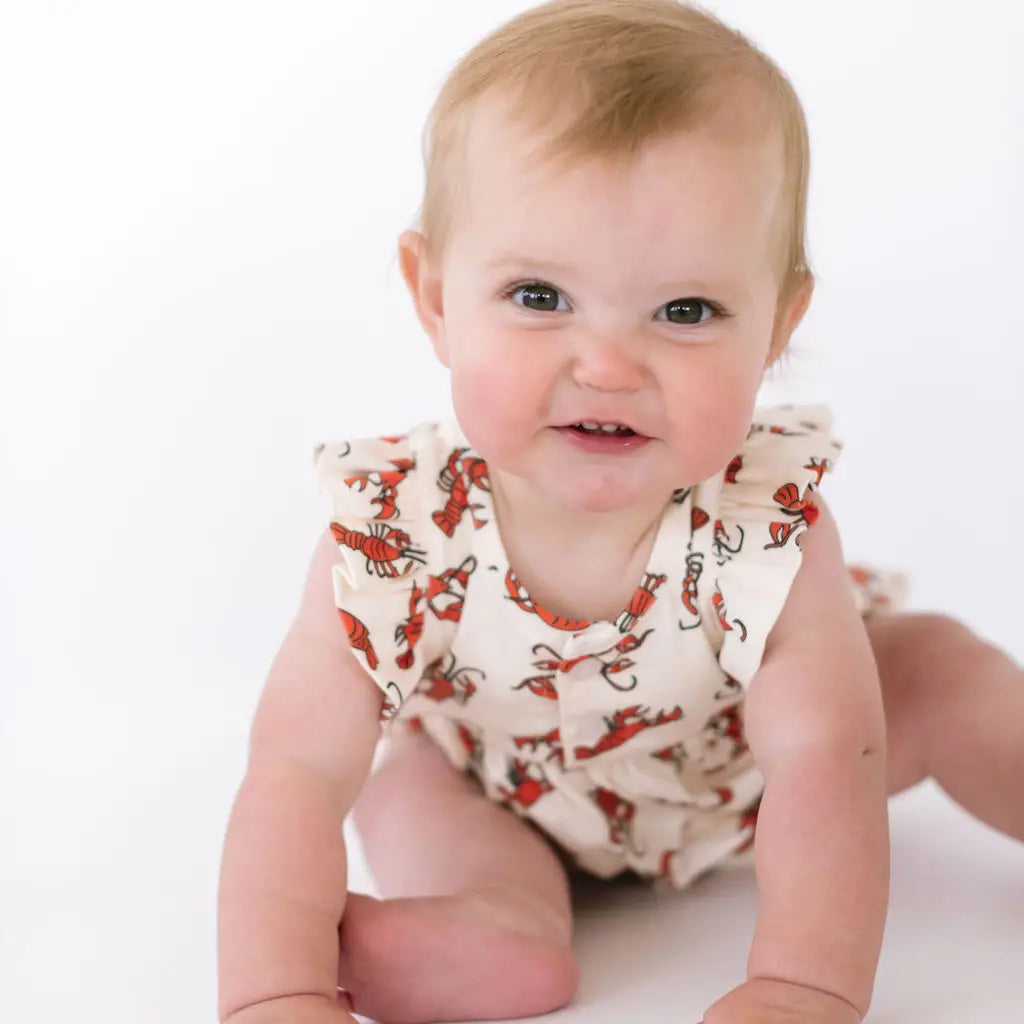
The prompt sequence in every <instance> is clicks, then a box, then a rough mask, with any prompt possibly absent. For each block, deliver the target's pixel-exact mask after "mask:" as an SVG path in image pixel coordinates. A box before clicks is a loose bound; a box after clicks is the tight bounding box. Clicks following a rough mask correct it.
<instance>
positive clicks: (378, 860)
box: [338, 730, 578, 1024]
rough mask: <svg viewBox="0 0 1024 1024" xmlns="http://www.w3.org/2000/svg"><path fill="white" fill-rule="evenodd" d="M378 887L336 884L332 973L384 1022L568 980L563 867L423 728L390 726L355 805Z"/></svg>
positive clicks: (517, 1003)
mask: <svg viewBox="0 0 1024 1024" xmlns="http://www.w3.org/2000/svg"><path fill="white" fill-rule="evenodd" d="M354 818H355V824H356V827H357V829H358V831H359V835H360V838H361V839H362V841H363V845H364V848H365V851H366V857H367V861H368V863H369V865H370V870H371V872H372V874H373V877H374V880H375V881H376V883H377V886H378V888H379V890H380V892H381V895H382V896H383V897H384V899H383V900H376V899H373V898H372V897H369V896H364V895H359V894H349V897H348V902H347V906H346V908H345V913H344V917H343V919H342V923H341V934H340V939H341V957H340V969H339V975H338V984H339V986H340V987H341V988H343V989H345V991H346V992H347V993H348V996H349V999H350V1000H351V1002H352V1004H353V1008H354V1010H355V1012H356V1013H360V1014H364V1015H366V1016H369V1017H374V1018H377V1019H379V1020H381V1021H386V1022H388V1024H398V1022H408V1024H412V1022H418V1021H439V1020H446V1021H453V1020H466V1019H475V1020H479V1019H481V1018H494V1017H519V1016H527V1015H532V1014H537V1013H544V1012H546V1011H548V1010H553V1009H555V1008H556V1007H558V1006H562V1005H564V1004H565V1003H567V1002H568V1001H569V1000H570V999H571V998H572V995H573V993H574V992H575V989H576V985H577V979H578V974H577V968H576V962H575V959H574V958H573V954H572V950H571V948H570V939H571V935H572V916H571V907H570V896H569V887H568V883H567V879H566V874H565V870H564V868H563V867H562V865H561V863H560V862H559V859H558V857H557V856H556V854H555V853H554V851H553V850H552V849H551V848H550V847H549V846H548V844H547V842H546V841H545V840H544V839H543V838H542V837H541V836H540V835H539V834H538V833H537V832H535V831H534V830H533V829H532V828H531V827H530V826H528V825H527V824H526V823H525V822H524V821H522V820H521V819H519V818H518V817H517V816H516V815H514V814H513V813H512V812H510V811H508V810H506V809H505V808H503V807H501V806H499V805H497V804H494V803H492V802H491V801H489V800H488V799H487V798H486V797H485V796H484V795H483V794H482V793H481V792H480V790H479V788H478V786H477V785H476V783H475V782H474V781H473V780H472V779H471V778H469V777H467V776H466V775H464V774H463V773H461V772H458V771H457V770H456V769H454V768H453V767H452V765H451V764H450V763H449V762H448V760H447V758H446V757H445V756H444V754H443V753H442V752H441V751H440V750H439V749H438V748H437V747H436V746H435V745H434V743H433V742H432V741H431V740H430V739H428V738H427V737H425V736H423V735H419V734H416V733H411V732H406V731H405V730H396V731H395V733H394V734H393V739H392V741H391V748H390V750H389V753H388V756H387V758H386V759H385V761H384V763H383V764H382V765H381V767H380V768H379V769H378V771H377V772H376V773H375V774H374V775H372V776H371V777H370V779H369V781H368V783H367V785H366V787H365V789H364V790H363V792H362V793H361V794H360V797H359V801H358V803H357V804H356V806H355V808H354Z"/></svg>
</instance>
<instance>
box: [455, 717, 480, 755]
mask: <svg viewBox="0 0 1024 1024" xmlns="http://www.w3.org/2000/svg"><path fill="white" fill-rule="evenodd" d="M456 731H457V732H458V734H459V739H460V740H461V741H462V745H463V746H464V747H465V748H466V753H467V754H469V760H470V762H471V763H472V764H479V763H480V762H481V761H482V760H483V756H484V747H483V744H482V743H481V742H480V737H479V735H477V734H476V733H474V732H472V731H471V730H470V728H469V727H468V726H467V725H466V724H465V723H464V722H459V723H458V724H457V725H456Z"/></svg>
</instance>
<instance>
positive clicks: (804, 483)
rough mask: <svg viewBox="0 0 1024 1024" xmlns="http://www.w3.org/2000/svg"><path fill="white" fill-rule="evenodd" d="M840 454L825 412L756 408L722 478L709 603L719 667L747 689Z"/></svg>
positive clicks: (814, 408) (825, 409)
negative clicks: (825, 478) (817, 495)
mask: <svg viewBox="0 0 1024 1024" xmlns="http://www.w3.org/2000/svg"><path fill="white" fill-rule="evenodd" d="M841 450H842V443H841V442H840V441H837V440H836V439H835V438H834V437H833V436H832V414H831V412H830V410H829V409H828V407H827V406H824V405H799V406H795V405H780V406H771V407H766V408H762V409H758V410H757V411H756V413H755V417H754V420H753V422H752V424H751V427H750V432H749V433H748V435H747V438H746V441H745V442H744V444H743V445H742V447H741V450H740V452H739V454H738V455H737V456H736V457H735V458H734V459H733V460H732V462H731V463H730V464H729V466H728V468H727V469H726V471H725V477H724V480H723V482H722V489H721V492H720V499H719V504H718V516H717V518H716V521H715V524H714V536H713V541H712V550H711V554H712V559H713V562H712V564H713V565H715V566H716V574H717V575H716V580H715V582H716V586H715V592H714V596H713V598H712V602H713V606H714V612H715V619H716V620H717V621H716V629H718V630H720V637H721V648H720V650H719V656H718V657H719V664H720V666H721V668H722V670H723V671H724V672H726V673H727V674H728V675H729V676H731V677H732V678H733V679H735V680H736V681H737V682H738V683H740V684H741V685H742V686H743V687H744V688H746V687H747V686H748V685H749V684H750V682H751V680H752V679H753V677H754V674H755V673H756V672H757V669H758V668H759V666H760V664H761V658H762V656H763V654H764V647H765V642H766V640H767V638H768V634H769V633H770V632H771V629H772V627H773V626H774V624H775V621H776V619H777V618H778V616H779V613H780V612H781V611H782V608H783V605H784V604H785V602H786V597H787V595H788V594H789V589H790V586H791V585H792V583H793V580H794V578H795V577H796V573H797V570H798V569H799V568H800V562H801V557H802V552H801V550H800V548H799V547H798V545H797V538H798V537H799V536H800V534H801V533H803V532H804V531H805V530H807V529H810V528H811V527H813V525H814V522H815V520H816V518H817V515H818V510H817V505H816V504H815V501H814V495H815V492H816V491H817V489H818V487H819V486H820V484H821V481H822V477H823V476H824V475H825V474H826V473H828V472H830V471H831V470H832V468H833V466H834V465H835V463H836V460H837V458H838V456H839V454H840V452H841Z"/></svg>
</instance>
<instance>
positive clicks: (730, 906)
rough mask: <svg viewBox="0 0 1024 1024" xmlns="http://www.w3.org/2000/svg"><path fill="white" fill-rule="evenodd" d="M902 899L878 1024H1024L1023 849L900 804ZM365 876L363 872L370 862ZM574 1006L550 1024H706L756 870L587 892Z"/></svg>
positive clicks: (949, 812) (737, 964)
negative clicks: (672, 884)
mask: <svg viewBox="0 0 1024 1024" xmlns="http://www.w3.org/2000/svg"><path fill="white" fill-rule="evenodd" d="M890 806H891V822H892V829H891V834H892V851H893V852H892V897H891V910H890V914H889V920H888V925H887V929H886V937H885V943H884V946H883V949H882V958H881V963H880V967H879V972H878V977H877V983H876V988H875V999H874V1003H873V1006H872V1009H871V1012H870V1013H869V1015H868V1018H867V1020H868V1021H869V1022H870V1024H982V1022H984V1024H1021V1022H1024V846H1022V845H1020V844H1017V843H1015V842H1013V841H1011V840H1009V839H1007V838H1005V837H1004V836H1002V835H1001V834H1000V833H997V832H994V831H993V830H992V829H989V828H987V827H986V826H984V825H982V824H980V823H979V822H977V821H975V820H974V819H973V818H970V817H968V816H967V815H966V814H964V813H963V812H961V811H960V810H959V808H958V807H957V806H956V805H955V804H953V803H952V802H951V801H949V799H948V798H947V797H946V796H945V795H944V794H943V793H942V792H941V791H940V790H939V789H938V788H937V787H935V786H934V785H933V784H931V783H926V784H924V785H921V786H919V787H917V788H916V789H915V790H912V791H910V792H907V793H903V794H900V795H899V796H898V797H895V798H893V800H892V801H891V804H890ZM359 870H360V871H362V870H363V865H362V862H361V860H360V862H359ZM577 897H578V901H579V902H578V906H579V916H578V931H577V938H576V949H577V953H578V956H579V960H580V963H581V966H582V984H581V987H580V991H579V993H578V995H577V997H576V1000H575V1002H574V1003H573V1004H572V1005H571V1006H569V1007H567V1008H566V1009H564V1010H561V1011H559V1012H558V1013H554V1014H550V1015H547V1016H545V1017H543V1018H530V1019H531V1020H534V1021H537V1020H543V1021H551V1022H552V1024H612V1022H616V1024H619V1022H623V1021H628V1022H630V1024H646V1022H648V1021H650V1022H651V1024H655V1022H657V1024H662V1022H665V1021H671V1022H673V1024H696V1022H698V1021H699V1020H700V1016H701V1012H702V1011H703V1010H704V1009H705V1008H706V1007H707V1006H708V1005H709V1004H710V1003H711V1002H713V1001H714V1000H715V999H716V998H717V997H718V996H720V995H722V994H724V993H725V992H726V991H728V990H729V989H730V988H732V987H733V986H734V985H736V984H738V983H739V982H740V981H742V979H743V970H744V965H745V962H746V952H747V946H748V944H749V937H750V934H751V929H752V927H753V920H754V912H755V906H756V893H755V887H754V876H753V872H752V871H751V870H743V871H728V872H719V873H717V874H712V875H706V876H704V877H703V878H702V879H700V880H698V881H697V882H696V883H695V884H694V886H693V887H692V888H691V889H689V890H688V891H686V892H682V893H672V894H668V895H665V894H658V893H654V892H652V891H651V890H649V889H648V888H646V887H645V886H643V885H641V884H637V883H613V884H609V883H601V882H595V883H594V885H593V886H585V887H582V888H579V889H578V890H577Z"/></svg>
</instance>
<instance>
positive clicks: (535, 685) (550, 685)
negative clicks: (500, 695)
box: [512, 673, 558, 700]
mask: <svg viewBox="0 0 1024 1024" xmlns="http://www.w3.org/2000/svg"><path fill="white" fill-rule="evenodd" d="M554 678H555V676H554V673H549V674H548V675H544V676H530V677H529V678H527V679H524V680H523V681H522V682H521V683H516V685H515V686H513V687H512V689H513V690H521V689H522V688H523V687H524V686H525V687H526V688H527V689H528V690H529V691H530V693H535V694H536V695H537V696H538V697H544V698H546V699H547V700H558V691H557V690H556V689H555V684H554Z"/></svg>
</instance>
